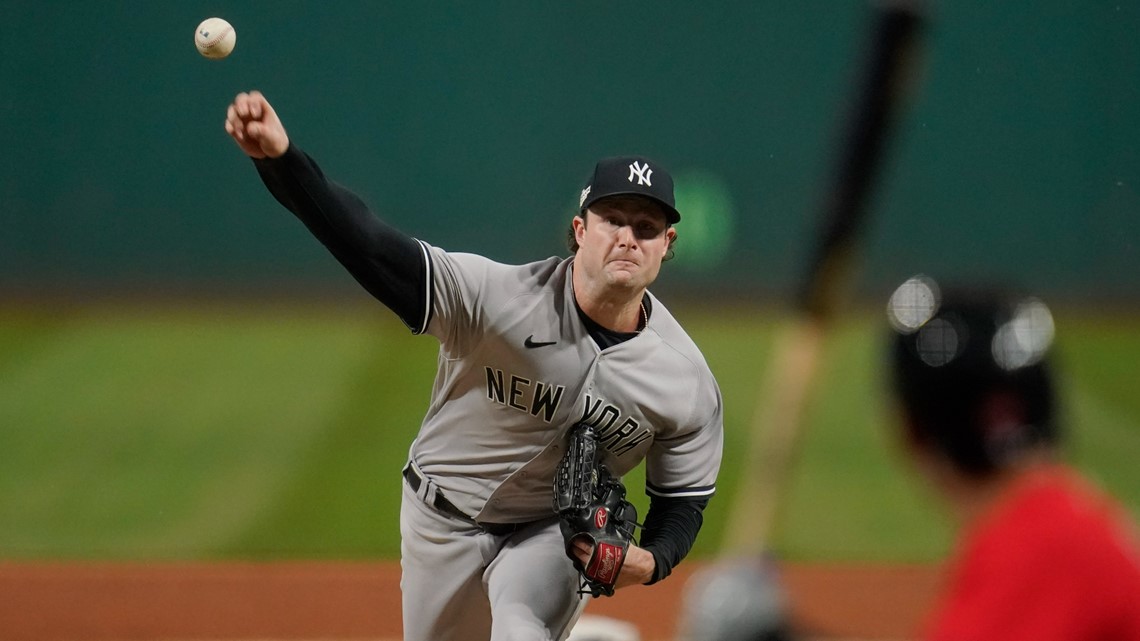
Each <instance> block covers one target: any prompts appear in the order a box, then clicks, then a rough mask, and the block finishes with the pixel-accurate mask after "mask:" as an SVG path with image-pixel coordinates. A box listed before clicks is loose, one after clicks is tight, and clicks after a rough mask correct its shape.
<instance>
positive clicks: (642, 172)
mask: <svg viewBox="0 0 1140 641" xmlns="http://www.w3.org/2000/svg"><path fill="white" fill-rule="evenodd" d="M652 175H653V170H652V169H650V168H649V163H645V164H644V165H643V164H641V163H639V162H637V161H636V160H635V161H633V164H632V165H630V166H629V179H628V180H629V182H633V177H634V176H637V184H638V185H648V186H650V187H652V186H653V181H651V180H650V179H649V178H650V176H652Z"/></svg>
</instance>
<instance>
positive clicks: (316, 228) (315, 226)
mask: <svg viewBox="0 0 1140 641" xmlns="http://www.w3.org/2000/svg"><path fill="white" fill-rule="evenodd" d="M253 164H254V166H255V167H257V173H258V175H260V176H261V180H262V182H264V183H265V186H266V187H267V188H268V189H269V192H270V193H271V194H273V197H274V198H276V199H277V201H278V202H280V203H281V204H282V205H284V206H285V208H286V209H288V210H289V211H291V212H293V214H294V215H296V216H297V218H299V219H300V220H301V222H302V223H304V225H305V227H307V228H308V229H309V231H310V232H312V234H313V235H314V236H316V238H317V240H319V241H321V243H322V244H323V245H324V246H325V247H326V248H327V249H328V250H329V252H331V253H332V255H333V256H334V257H335V258H336V259H337V260H338V261H340V264H341V265H343V266H344V267H345V268H346V269H347V270H348V272H349V273H350V274H352V277H353V278H355V279H356V281H357V282H359V283H360V284H361V285H362V286H363V287H364V289H365V290H367V291H368V293H369V294H371V295H372V296H374V297H375V298H376V299H377V300H379V301H380V302H382V303H384V305H386V306H387V307H388V308H389V309H391V310H392V311H393V312H395V313H396V315H397V316H399V317H400V318H401V319H402V320H403V321H404V323H405V324H407V326H408V327H410V328H411V329H412V331H413V332H415V333H417V334H419V333H422V332H423V331H425V330H426V329H427V327H426V325H427V307H428V304H429V296H430V292H431V284H430V283H429V282H428V279H427V274H428V269H429V265H428V259H427V254H426V250H425V249H424V248H423V246H422V245H421V244H420V243H419V242H418V241H416V240H415V239H414V238H412V237H410V236H408V235H406V234H404V233H402V232H400V231H398V230H396V229H395V228H393V227H391V226H390V225H388V224H386V223H384V222H383V221H381V220H380V219H379V218H377V217H376V215H375V214H373V213H372V212H371V211H370V210H369V209H368V206H367V205H365V204H364V202H363V201H362V200H361V199H360V198H359V197H358V196H356V194H354V193H352V192H351V191H349V190H347V189H345V188H344V187H342V186H340V185H338V184H336V183H335V182H333V181H331V180H328V179H327V178H325V175H324V173H323V172H321V169H320V167H318V166H317V163H316V162H314V161H313V159H312V158H310V157H309V156H308V155H307V154H305V152H303V151H301V150H300V149H298V148H297V147H295V146H294V145H292V144H290V146H289V149H288V150H286V152H285V154H284V155H283V156H281V157H280V158H273V159H270V158H264V159H254V161H253Z"/></svg>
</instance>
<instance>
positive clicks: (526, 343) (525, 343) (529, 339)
mask: <svg viewBox="0 0 1140 641" xmlns="http://www.w3.org/2000/svg"><path fill="white" fill-rule="evenodd" d="M557 342H558V341H546V342H542V343H536V342H535V341H534V334H531V335H530V336H527V337H526V340H525V341H523V347H527V348H529V349H534V348H536V347H546V346H547V345H554V344H555V343H557Z"/></svg>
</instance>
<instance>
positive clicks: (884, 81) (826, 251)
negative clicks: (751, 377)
mask: <svg viewBox="0 0 1140 641" xmlns="http://www.w3.org/2000/svg"><path fill="white" fill-rule="evenodd" d="M873 7H874V16H873V18H872V21H871V22H872V31H871V33H870V41H869V43H868V50H867V52H866V54H865V55H866V59H865V60H864V62H863V68H862V69H861V70H860V76H859V77H858V79H857V83H856V95H855V96H854V97H853V101H852V103H851V107H852V109H851V111H850V112H849V113H848V114H847V115H846V119H845V120H844V121H843V128H842V137H841V139H840V140H839V141H838V143H839V144H838V145H837V147H836V149H837V150H838V156H837V158H836V160H835V162H836V163H837V166H836V168H835V175H834V177H833V179H832V181H831V186H830V189H829V191H828V193H827V195H826V197H825V199H824V200H823V202H822V210H821V211H820V212H819V222H820V228H819V232H818V234H817V235H816V239H817V242H816V246H815V247H814V249H813V254H812V256H811V261H810V263H809V264H808V269H807V271H806V273H805V275H804V276H803V278H802V280H801V283H800V289H799V292H798V296H797V299H796V314H795V317H794V319H793V320H791V322H789V323H788V324H787V325H786V326H785V327H783V328H782V330H781V331H780V332H779V334H778V336H777V339H776V343H775V346H774V352H773V356H772V360H771V362H770V363H769V365H768V368H767V370H766V372H765V375H764V380H763V382H762V387H761V390H760V394H759V397H758V405H757V406H756V414H755V416H754V417H753V421H752V424H751V430H750V436H751V444H750V448H751V452H750V456H749V458H748V461H749V466H748V467H746V468H745V474H744V477H743V478H742V479H741V486H740V489H739V490H738V493H737V495H736V497H735V499H734V502H733V505H732V508H731V511H730V512H729V521H730V522H729V526H728V530H727V538H726V540H725V543H724V546H723V552H724V554H726V555H729V556H754V555H759V554H762V553H763V552H764V551H765V550H766V549H767V548H768V545H769V539H770V537H771V535H772V530H773V528H774V526H775V523H776V522H777V521H778V517H779V510H780V507H781V505H782V503H783V501H782V500H781V499H782V497H783V494H784V492H785V491H786V487H787V485H788V478H789V476H790V474H791V471H792V469H793V467H794V465H793V463H794V461H795V458H796V452H797V445H798V442H799V441H800V437H801V434H802V431H803V427H802V415H803V412H804V408H805V407H806V405H807V403H808V401H809V400H810V397H811V392H812V388H813V387H814V384H815V381H816V379H817V378H818V377H817V370H818V365H819V360H820V354H821V352H822V348H823V341H824V337H825V334H826V330H827V327H828V325H829V324H830V321H831V320H832V318H833V317H834V316H835V314H836V310H837V309H838V308H839V307H840V304H841V302H842V301H843V299H844V297H845V295H846V294H847V292H848V290H849V288H850V285H851V282H852V280H853V274H852V271H853V267H854V262H855V261H854V258H855V254H856V251H855V249H856V241H857V240H858V235H859V232H860V230H861V229H862V228H863V227H864V226H865V225H864V223H865V221H866V218H867V212H868V209H869V206H868V203H869V201H870V195H871V192H872V190H873V188H874V186H875V183H876V178H877V176H878V174H879V169H880V168H881V166H882V161H883V156H884V152H885V150H886V147H887V143H888V142H889V139H890V136H891V134H892V133H893V130H894V125H895V123H896V122H897V121H898V120H899V115H900V112H901V111H902V108H903V107H904V106H905V103H906V102H907V99H908V98H909V96H910V95H911V94H912V93H913V89H914V86H915V85H916V84H917V83H916V76H917V75H918V73H919V64H918V63H919V60H918V58H919V53H920V52H919V45H920V43H921V33H922V26H923V22H924V16H923V12H922V8H923V7H922V6H921V3H920V2H918V1H917V0H913V1H902V0H895V1H890V2H887V1H882V2H875V3H873Z"/></svg>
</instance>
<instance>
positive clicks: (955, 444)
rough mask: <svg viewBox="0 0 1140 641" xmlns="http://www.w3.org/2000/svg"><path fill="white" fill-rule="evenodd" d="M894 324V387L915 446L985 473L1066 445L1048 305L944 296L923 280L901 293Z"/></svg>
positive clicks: (981, 294)
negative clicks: (1058, 409) (1058, 416)
mask: <svg viewBox="0 0 1140 641" xmlns="http://www.w3.org/2000/svg"><path fill="white" fill-rule="evenodd" d="M887 317H888V319H889V321H890V324H891V327H892V329H893V331H892V334H891V347H890V361H891V362H890V370H891V377H892V383H893V386H894V391H895V394H896V397H897V399H898V400H899V402H900V404H901V406H902V409H903V413H904V416H905V421H906V430H907V435H908V437H909V438H910V440H911V441H912V442H913V443H915V444H916V445H918V446H919V447H921V448H923V449H925V450H927V451H933V452H937V453H941V454H942V455H944V456H945V457H946V458H947V459H949V460H950V461H951V462H952V463H953V464H954V465H955V467H957V468H958V469H959V470H961V471H962V472H964V473H966V474H969V475H972V476H985V475H988V474H990V473H992V472H994V471H996V470H998V469H1000V468H1002V467H1004V466H1006V465H1008V464H1010V463H1012V462H1014V461H1016V460H1017V459H1018V458H1020V457H1021V456H1022V455H1023V454H1025V453H1026V452H1029V451H1032V450H1036V449H1038V448H1040V447H1041V446H1043V445H1052V444H1054V443H1055V442H1056V441H1057V440H1058V436H1059V434H1058V427H1057V424H1056V417H1055V410H1054V402H1055V400H1054V390H1053V385H1052V380H1051V379H1052V376H1051V373H1050V369H1049V365H1048V363H1047V360H1048V356H1049V352H1050V348H1051V345H1052V342H1053V317H1052V315H1051V314H1050V313H1049V309H1048V308H1047V307H1046V306H1045V304H1044V303H1042V302H1041V301H1040V300H1037V299H1035V298H1030V297H1018V296H1011V295H1007V294H1002V293H999V292H996V291H967V290H946V291H943V290H941V289H940V288H939V286H938V285H937V283H935V282H934V281H933V280H932V279H930V278H928V277H925V276H915V277H913V278H911V279H909V280H907V281H906V282H905V283H903V284H902V285H900V286H899V287H898V289H896V290H895V292H894V294H893V295H892V296H891V299H890V302H889V303H888V305H887Z"/></svg>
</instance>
